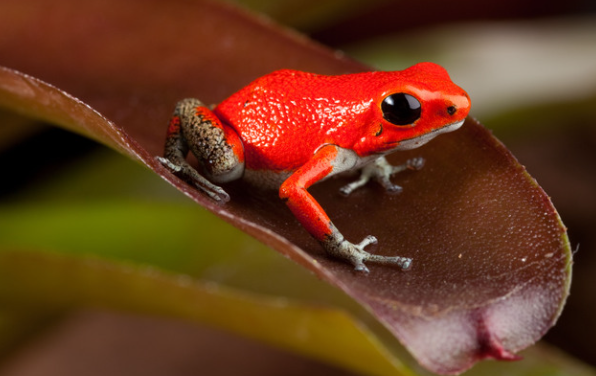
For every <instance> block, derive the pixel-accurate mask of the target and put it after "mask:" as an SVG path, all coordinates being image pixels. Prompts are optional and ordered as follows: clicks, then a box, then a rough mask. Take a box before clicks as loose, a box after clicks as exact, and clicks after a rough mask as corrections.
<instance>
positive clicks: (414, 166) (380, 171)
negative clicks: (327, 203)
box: [339, 157, 424, 196]
mask: <svg viewBox="0 0 596 376" xmlns="http://www.w3.org/2000/svg"><path fill="white" fill-rule="evenodd" d="M422 167H424V158H422V157H417V158H412V159H408V160H407V161H406V163H404V164H401V165H398V166H392V165H391V164H389V162H387V160H386V159H385V157H379V158H377V159H376V160H375V161H374V162H372V163H369V164H368V165H366V166H364V167H363V168H362V171H361V174H360V178H358V180H355V181H353V182H351V183H349V184H347V185H345V186H343V187H342V188H340V190H339V192H340V193H341V194H342V195H344V196H348V195H349V194H350V193H352V192H354V191H355V190H356V189H358V188H360V187H362V186H363V185H365V184H366V183H368V181H369V180H370V179H371V178H372V179H375V180H376V181H377V182H379V184H381V185H382V186H383V188H385V190H386V191H387V192H389V193H400V192H401V191H402V188H401V187H400V186H399V185H397V184H393V183H392V182H391V180H390V179H391V177H392V176H393V175H395V174H397V173H398V172H402V171H405V170H420V169H421V168H422Z"/></svg>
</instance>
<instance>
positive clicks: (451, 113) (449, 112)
mask: <svg viewBox="0 0 596 376" xmlns="http://www.w3.org/2000/svg"><path fill="white" fill-rule="evenodd" d="M456 112H457V108H456V107H455V106H449V107H447V113H448V114H449V115H453V114H454V113H456Z"/></svg>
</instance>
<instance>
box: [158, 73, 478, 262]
mask: <svg viewBox="0 0 596 376" xmlns="http://www.w3.org/2000/svg"><path fill="white" fill-rule="evenodd" d="M393 94H398V95H400V96H401V95H405V94H407V95H408V96H409V97H413V98H415V99H414V102H415V103H418V104H419V105H420V106H419V108H418V110H417V111H418V112H416V117H415V118H413V120H412V121H411V122H409V123H407V124H401V123H400V124H399V125H397V124H396V123H395V121H394V119H392V118H391V117H390V116H389V117H388V115H387V112H386V111H387V110H386V108H387V107H384V108H385V110H384V109H383V107H382V104H383V103H384V101H385V100H386V99H387V97H388V96H391V95H393ZM395 107H398V106H395ZM469 109H470V100H469V97H468V95H467V94H466V92H465V91H463V90H462V89H461V88H459V87H458V86H456V85H455V84H453V83H452V82H451V80H450V79H449V76H448V74H447V72H446V71H445V70H444V69H443V68H441V67H440V66H438V65H436V64H432V63H421V64H417V65H415V66H413V67H411V68H408V69H406V70H404V71H395V72H366V73H358V74H350V75H341V76H323V75H317V74H313V73H305V72H299V71H293V70H281V71H276V72H273V73H271V74H268V75H266V76H263V77H261V78H259V79H257V80H255V81H254V82H252V83H251V84H250V85H248V86H246V87H245V88H243V89H241V90H240V91H238V92H237V93H235V94H233V95H232V96H230V97H229V98H228V99H226V100H225V101H223V102H222V103H220V104H219V105H218V106H216V107H215V108H214V109H213V111H210V110H209V109H208V108H206V107H205V106H203V105H202V104H201V103H200V102H199V101H197V100H194V99H186V100H183V101H181V102H179V103H178V105H177V107H176V110H175V112H174V115H173V117H172V120H171V122H170V127H169V129H168V138H167V141H166V151H165V158H160V161H162V163H164V165H166V166H167V167H168V168H170V169H171V170H172V171H173V172H176V173H179V174H181V175H183V176H184V177H186V178H187V179H189V180H191V181H192V182H193V183H195V185H196V186H197V187H198V188H200V189H202V190H203V191H205V192H206V193H207V194H209V195H210V196H211V197H213V198H214V199H216V200H218V199H219V200H223V201H226V200H227V199H229V197H228V196H227V194H226V193H225V191H224V190H223V189H222V188H220V187H218V186H215V185H214V184H212V183H211V182H210V181H213V182H218V183H221V182H226V181H230V180H234V179H237V178H240V177H241V176H242V175H243V174H244V175H245V176H246V177H247V178H248V180H250V181H251V182H253V183H256V184H260V185H263V186H266V187H275V188H279V195H280V198H282V199H284V200H286V203H287V205H288V207H289V208H290V209H291V210H292V212H293V213H294V215H295V216H296V218H297V219H298V220H299V221H300V223H301V224H302V225H303V226H304V227H305V228H306V230H307V231H308V232H309V233H310V234H311V235H312V236H314V237H315V238H316V239H317V240H319V242H320V243H321V244H322V246H323V247H324V248H325V249H326V250H327V252H328V253H329V254H330V255H332V256H334V257H338V258H343V259H345V260H347V261H349V262H350V263H352V264H353V265H354V266H355V269H356V270H360V271H364V272H368V268H367V267H366V266H365V265H364V262H366V261H370V262H376V263H382V264H393V265H398V266H400V267H402V268H404V269H407V268H409V267H410V265H411V260H410V259H406V258H402V257H399V256H392V257H388V256H378V255H371V254H370V253H368V252H366V251H365V250H364V247H365V246H366V245H368V244H371V243H374V242H376V239H375V238H374V237H372V236H369V237H366V238H365V240H364V241H362V242H361V243H360V244H353V243H351V242H349V241H347V240H345V239H344V237H343V235H342V234H341V233H340V232H339V230H338V229H337V228H336V227H335V226H334V225H333V223H332V222H331V220H330V219H329V217H328V216H327V214H326V213H325V211H324V210H323V209H322V208H321V206H320V205H319V204H318V202H317V201H316V200H315V199H314V198H313V197H312V196H311V195H310V194H309V193H308V191H307V188H308V187H310V186H311V185H312V184H315V183H316V182H318V181H321V180H323V179H326V178H328V177H329V176H332V175H335V174H337V173H340V172H343V171H347V170H353V169H361V168H362V176H361V178H360V179H359V180H357V181H356V182H354V183H352V184H349V185H347V186H346V187H344V188H342V193H344V194H346V195H347V194H349V193H350V192H352V191H353V190H354V189H356V188H358V187H360V186H362V185H364V184H365V183H366V182H367V181H368V180H369V179H371V178H372V179H375V180H377V181H378V182H379V183H381V184H382V185H383V186H384V187H385V188H386V189H387V190H389V191H392V192H398V191H399V190H401V188H400V187H399V186H396V185H394V184H392V183H391V182H390V177H391V175H393V174H394V173H397V172H399V171H402V170H404V169H420V168H421V167H422V165H423V164H424V160H423V159H421V158H416V159H413V160H410V161H408V162H406V163H405V164H404V165H402V166H391V165H389V164H388V163H387V161H386V160H385V158H384V155H385V154H387V153H390V152H393V151H396V150H404V149H411V148H415V147H418V146H420V145H423V144H425V143H426V142H428V141H430V140H431V139H432V138H434V137H435V136H436V135H438V134H440V133H444V132H449V131H453V130H455V129H457V128H459V126H461V125H462V124H463V121H464V119H465V117H466V116H467V114H468V112H469ZM384 111H385V112H384ZM390 111H402V112H403V111H410V109H406V110H403V109H401V108H398V109H394V108H393V107H391V109H390ZM388 119H389V120H388ZM390 120H391V121H390ZM392 121H393V122H392ZM189 149H190V150H191V151H192V152H193V153H194V154H195V155H196V156H197V158H198V159H199V161H200V163H201V165H202V166H203V168H204V169H205V171H204V173H205V174H206V175H207V177H208V178H209V180H210V181H209V180H207V179H205V178H203V177H202V176H201V175H200V174H198V173H197V172H196V171H195V170H194V169H192V167H190V166H189V165H188V163H186V161H185V160H184V157H185V156H186V154H187V152H188V150H189ZM371 162H374V163H371ZM191 170H192V171H191ZM260 177H261V178H262V179H260ZM260 180H262V181H264V183H263V184H261V183H260Z"/></svg>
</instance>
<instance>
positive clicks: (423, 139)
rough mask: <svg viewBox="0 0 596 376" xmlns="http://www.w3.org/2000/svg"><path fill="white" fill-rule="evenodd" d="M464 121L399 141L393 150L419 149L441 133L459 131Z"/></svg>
mask: <svg viewBox="0 0 596 376" xmlns="http://www.w3.org/2000/svg"><path fill="white" fill-rule="evenodd" d="M464 121H465V120H462V121H458V122H455V123H451V124H447V125H445V126H443V127H441V128H437V129H435V130H433V131H431V132H428V133H425V134H423V135H421V136H418V137H413V138H409V139H406V140H401V141H400V142H399V144H397V146H396V147H395V149H393V150H410V149H415V148H417V147H420V146H422V145H424V144H426V143H427V142H429V141H430V140H432V139H433V138H435V137H437V136H438V135H440V134H441V133H447V132H453V131H455V130H457V129H459V127H461V126H462V125H463V124H464Z"/></svg>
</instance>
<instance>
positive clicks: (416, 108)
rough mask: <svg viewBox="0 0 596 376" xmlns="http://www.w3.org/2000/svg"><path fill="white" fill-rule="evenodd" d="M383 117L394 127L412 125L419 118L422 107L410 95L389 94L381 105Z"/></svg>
mask: <svg viewBox="0 0 596 376" xmlns="http://www.w3.org/2000/svg"><path fill="white" fill-rule="evenodd" d="M381 110H382V111H383V117H384V118H385V120H387V121H388V122H390V123H393V124H395V125H408V124H412V123H413V122H415V121H416V120H418V119H419V118H420V113H421V112H422V107H421V105H420V102H419V101H418V99H416V98H414V97H413V96H411V95H410V94H405V93H397V94H391V95H389V96H387V97H386V98H385V99H383V103H381Z"/></svg>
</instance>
